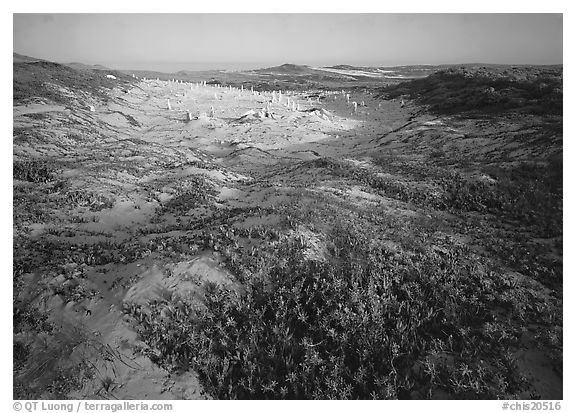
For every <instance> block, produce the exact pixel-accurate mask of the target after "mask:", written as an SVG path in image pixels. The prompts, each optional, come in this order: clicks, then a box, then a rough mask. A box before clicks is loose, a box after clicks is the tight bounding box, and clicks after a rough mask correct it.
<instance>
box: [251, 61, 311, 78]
mask: <svg viewBox="0 0 576 413" xmlns="http://www.w3.org/2000/svg"><path fill="white" fill-rule="evenodd" d="M311 71H313V69H311V68H310V67H308V66H305V65H295V64H292V63H284V64H283V65H280V66H273V67H267V68H264V69H256V70H253V72H256V73H274V74H287V75H298V74H308V73H310V72H311Z"/></svg>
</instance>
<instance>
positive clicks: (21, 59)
mask: <svg viewBox="0 0 576 413" xmlns="http://www.w3.org/2000/svg"><path fill="white" fill-rule="evenodd" d="M12 59H13V63H32V62H47V60H44V59H38V58H36V57H30V56H25V55H23V54H18V53H12Z"/></svg>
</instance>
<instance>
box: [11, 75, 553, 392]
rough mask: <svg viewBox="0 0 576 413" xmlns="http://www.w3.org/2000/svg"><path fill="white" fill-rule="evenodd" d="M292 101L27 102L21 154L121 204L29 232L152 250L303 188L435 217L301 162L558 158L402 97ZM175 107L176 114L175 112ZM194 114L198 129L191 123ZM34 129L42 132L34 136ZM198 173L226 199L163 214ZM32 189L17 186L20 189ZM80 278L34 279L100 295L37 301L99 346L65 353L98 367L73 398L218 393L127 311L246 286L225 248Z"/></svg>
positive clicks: (138, 94) (206, 95)
mask: <svg viewBox="0 0 576 413" xmlns="http://www.w3.org/2000/svg"><path fill="white" fill-rule="evenodd" d="M285 96H286V95H285V94H284V98H285ZM290 97H291V99H293V100H295V101H296V102H297V103H299V104H300V109H301V110H300V111H292V110H290V109H288V108H286V107H285V106H283V105H281V104H278V103H273V104H271V112H272V113H273V115H274V118H263V119H261V118H259V117H258V116H254V115H249V116H247V117H245V118H241V117H242V115H243V114H245V113H246V112H248V111H250V110H252V111H254V112H256V114H257V113H258V111H260V110H262V109H264V108H265V107H266V104H267V102H269V101H270V100H271V94H269V93H265V94H258V95H253V94H252V93H251V92H250V91H249V90H244V91H240V90H238V89H233V90H229V89H220V88H216V87H213V86H207V87H203V86H199V87H198V86H196V85H194V84H192V85H190V84H182V83H172V82H162V81H154V80H152V81H150V80H149V81H143V82H141V83H140V84H139V85H138V87H135V88H133V89H132V90H130V91H129V93H124V92H122V91H119V90H115V91H114V98H113V100H112V101H110V102H109V103H107V104H101V105H97V106H96V108H95V109H96V110H95V112H91V111H90V110H89V108H88V106H86V107H72V108H64V107H62V106H56V105H50V104H31V105H28V106H17V107H15V108H14V127H15V128H18V131H19V133H20V135H19V137H17V138H15V142H14V155H15V159H20V158H24V157H38V158H49V159H51V160H53V161H54V162H57V163H59V165H63V170H62V177H64V178H66V179H67V180H68V181H69V182H70V185H71V187H70V189H69V190H86V189H89V190H90V191H92V192H93V193H97V194H100V195H101V196H102V197H105V198H107V199H110V200H112V202H113V203H112V205H111V207H110V208H104V209H101V210H97V209H94V208H92V209H91V208H89V207H86V206H72V207H62V208H60V209H58V208H55V209H53V210H52V211H51V212H52V213H53V214H54V218H52V219H51V220H48V221H47V222H40V223H38V222H35V223H30V224H29V225H26V226H25V227H26V228H20V229H18V231H23V233H24V232H26V231H28V235H27V236H28V237H30V238H32V239H43V240H52V241H54V242H57V243H58V242H67V243H70V244H73V245H74V244H82V245H84V244H91V243H93V244H97V243H99V242H102V241H103V240H104V241H107V242H110V243H118V242H133V241H138V242H140V243H146V242H148V241H149V240H152V239H169V238H176V237H179V236H185V235H186V234H187V232H189V229H186V225H185V223H184V221H185V220H195V222H201V220H202V219H207V220H209V219H211V218H214V217H215V216H216V214H217V213H218V211H222V210H226V209H230V208H238V207H241V208H250V207H253V208H256V207H267V206H279V205H282V204H285V203H287V202H290V199H291V198H292V196H293V194H294V193H295V192H296V191H300V190H301V189H302V188H306V189H308V190H310V191H311V193H314V192H316V193H320V194H322V196H325V197H328V198H329V199H332V198H333V199H334V200H338V201H339V202H340V201H343V202H349V203H352V204H364V205H373V206H374V207H378V208H383V210H386V211H388V212H389V213H391V214H396V215H398V216H404V215H406V216H411V217H414V216H419V215H423V214H424V213H423V212H422V211H419V210H417V209H416V208H413V207H411V206H407V205H406V204H404V203H401V202H398V201H396V200H393V199H389V198H386V197H383V196H381V195H378V194H374V193H370V192H366V191H364V190H363V188H361V187H359V186H354V185H352V186H350V185H347V184H345V183H343V182H341V181H334V179H333V178H331V177H329V176H327V175H326V174H325V171H324V170H323V169H320V168H317V169H310V168H303V167H301V166H302V165H301V164H300V162H301V161H306V160H313V159H317V158H321V157H331V158H335V159H338V160H344V161H345V162H349V163H350V164H351V165H354V166H356V167H358V168H364V169H368V170H370V169H372V168H373V165H372V163H371V161H370V159H369V158H367V156H368V155H374V154H379V153H386V154H390V153H393V154H395V155H398V156H407V157H408V156H409V157H411V159H423V158H424V157H425V156H427V155H428V154H429V153H430V152H431V151H433V150H442V151H443V152H445V153H446V154H448V155H449V154H451V153H459V154H472V153H475V154H476V156H478V157H481V158H482V157H485V158H488V157H491V156H494V151H496V150H498V151H500V152H508V154H509V155H510V157H511V158H510V159H511V162H514V161H515V160H517V159H522V158H524V157H527V156H547V155H550V153H539V154H534V153H533V152H530V149H528V148H527V147H526V146H525V145H523V144H522V143H518V141H514V140H513V139H512V137H513V135H514V133H520V128H519V127H518V128H516V126H515V125H514V123H513V122H508V123H507V124H506V128H507V129H508V130H509V136H511V138H510V142H506V141H504V142H503V141H502V139H500V140H497V141H495V140H492V139H490V138H489V137H487V134H488V133H489V132H490V130H491V129H494V130H495V131H496V130H497V129H498V128H499V126H498V125H494V124H490V125H489V126H487V127H488V128H490V130H487V129H484V130H482V133H479V132H478V131H479V130H481V128H480V127H479V125H480V123H481V122H480V121H474V120H467V121H466V120H459V121H456V120H454V119H450V118H447V117H446V118H438V117H435V116H432V115H426V114H424V113H421V112H420V109H418V108H416V107H414V106H411V105H407V106H406V107H404V108H402V107H400V104H399V102H397V101H380V100H375V99H374V98H373V97H372V95H370V94H367V93H362V92H355V93H352V94H351V99H350V102H352V101H356V102H357V103H358V104H360V103H361V102H364V104H365V106H359V107H358V112H357V113H353V108H352V105H351V104H350V103H347V102H346V99H345V96H344V94H343V93H339V92H330V93H328V92H324V93H323V96H322V100H321V102H320V103H318V102H316V100H315V98H312V99H311V101H309V100H308V98H309V96H308V95H307V94H306V93H300V94H294V95H290ZM167 99H170V103H171V106H172V109H171V110H168V109H167V107H166V106H167ZM211 108H213V109H214V116H213V117H211V116H210V115H209V114H210V112H211ZM312 109H317V110H316V111H313V110H312ZM322 109H324V110H325V112H322V111H321V110H322ZM187 110H189V111H190V113H191V114H192V120H191V121H186V111H187ZM31 115H32V116H31ZM500 127H504V125H500ZM32 129H34V130H35V133H33V134H32V133H28V132H27V131H30V130H32ZM516 129H518V132H515V131H516ZM521 132H522V133H526V129H525V128H524V129H522V131H521ZM528 132H529V131H528ZM503 139H504V138H503ZM502 148H504V149H502ZM197 176H201V177H202V178H203V179H204V180H205V181H206V183H207V185H209V186H210V187H211V188H212V190H213V191H214V194H215V198H214V202H213V203H207V204H203V205H200V206H198V207H196V208H194V209H193V210H188V211H180V213H183V214H184V215H183V216H182V215H179V213H178V212H175V213H172V212H169V211H167V212H165V213H162V212H158V211H162V207H163V206H166V205H169V203H170V201H171V200H174V199H175V197H177V196H178V195H179V194H180V193H181V190H182V188H186V185H189V183H190V179H192V178H194V177H197ZM390 177H391V178H392V179H400V180H401V179H404V180H405V179H406V178H405V177H401V176H390ZM25 185H26V183H25V182H17V181H15V186H22V187H23V186H25ZM274 224H275V218H274V215H273V214H260V215H257V214H255V215H254V216H250V217H247V216H240V217H238V218H237V219H236V220H235V221H233V225H234V226H235V227H237V228H242V227H250V226H258V225H264V226H266V225H270V226H273V225H274ZM180 226H182V228H180ZM310 237H311V238H313V237H314V234H310ZM166 248H170V247H169V246H167V247H166ZM319 249H321V247H319ZM70 271H71V272H76V274H77V276H74V277H72V278H67V277H64V276H62V275H60V276H57V277H54V278H50V277H53V275H50V274H45V273H40V274H38V273H37V274H30V275H28V277H29V278H30V280H34V279H36V280H37V279H38V278H40V279H42V280H43V281H42V285H48V286H53V287H58V286H62V285H70V284H76V285H75V286H74V287H76V286H77V285H80V286H82V289H83V290H84V291H89V292H90V293H89V294H85V295H80V296H78V297H76V298H73V299H70V297H68V298H67V299H66V298H62V297H61V296H60V295H57V294H53V293H52V292H51V290H49V289H47V290H45V291H41V292H38V298H37V301H38V302H43V303H45V304H44V305H45V308H46V310H47V311H48V312H49V314H50V317H51V319H52V320H54V322H57V323H60V324H61V325H62V326H65V329H69V328H70V326H75V327H78V328H79V330H78V331H79V332H78V334H81V335H82V336H84V337H86V340H80V341H81V342H82V343H83V344H82V345H78V346H76V347H74V348H72V349H71V350H70V352H69V353H68V354H62V355H61V360H60V361H61V362H64V360H72V361H75V360H88V362H89V363H90V364H91V365H93V366H94V368H95V369H96V371H97V374H96V376H95V377H94V379H93V380H91V381H88V382H87V383H86V384H85V385H84V386H83V387H82V389H81V390H78V391H75V392H73V393H71V396H72V397H79V398H99V397H102V398H118V399H122V398H135V399H164V398H186V399H191V398H204V397H207V396H206V394H205V393H204V392H203V390H202V389H201V386H200V384H199V382H198V378H197V377H195V376H194V374H193V373H190V372H188V373H185V374H183V375H179V374H170V373H168V372H167V371H165V370H163V369H161V368H160V367H158V366H156V365H155V364H153V363H152V362H151V361H150V359H149V358H148V357H147V356H146V355H145V354H143V353H138V352H137V351H136V350H137V349H138V348H139V347H142V343H141V342H140V341H139V339H138V337H137V334H136V332H135V331H134V328H133V325H132V324H131V323H130V320H128V319H127V317H126V316H124V315H123V314H122V306H123V305H126V304H129V303H143V302H147V301H149V300H151V299H155V298H158V297H162V295H163V294H166V293H167V292H170V291H178V292H179V293H180V294H188V295H189V296H190V297H192V298H193V297H195V296H201V294H202V284H203V282H204V281H212V282H216V283H229V284H232V285H234V281H233V279H232V278H231V276H230V275H229V274H228V272H227V271H226V270H225V269H224V268H223V265H222V260H221V258H220V255H219V253H218V251H210V250H207V251H204V252H199V249H198V248H191V249H190V251H188V253H173V254H172V253H166V251H157V250H155V251H149V252H148V253H146V254H145V256H142V257H140V258H138V259H136V260H133V261H132V262H129V263H124V264H123V263H119V264H114V263H111V264H104V265H99V264H98V263H88V264H82V265H78V264H75V263H71V264H70ZM70 331H71V330H70ZM135 351H136V352H135ZM534 352H535V350H531V352H530V353H529V354H528V353H527V354H526V355H524V356H523V359H525V360H528V359H530V358H532V359H538V360H539V358H540V357H541V354H538V353H534ZM528 362H529V360H528ZM529 364H530V363H529ZM532 364H533V363H532ZM541 369H542V367H541V366H540V367H539V370H536V371H543V370H541ZM546 374H549V375H551V376H550V377H552V378H550V379H549V380H547V383H556V384H557V380H558V379H557V378H555V377H553V373H550V372H549V371H548V370H546ZM106 378H109V379H111V384H110V385H103V384H102V383H103V382H104V380H105V379H106ZM555 380H556V381H555ZM546 386H549V384H546ZM551 387H552V389H550V388H548V389H544V390H542V391H544V392H546V394H548V395H554V391H556V390H555V389H556V387H557V386H556V387H554V386H551Z"/></svg>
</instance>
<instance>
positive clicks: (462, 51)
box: [13, 13, 563, 71]
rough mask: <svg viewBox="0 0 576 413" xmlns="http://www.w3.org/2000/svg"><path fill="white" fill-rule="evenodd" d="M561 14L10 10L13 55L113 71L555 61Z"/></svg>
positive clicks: (558, 53) (558, 55) (559, 54)
mask: <svg viewBox="0 0 576 413" xmlns="http://www.w3.org/2000/svg"><path fill="white" fill-rule="evenodd" d="M562 26H563V17H562V14H479V13H476V14H375V13H372V14H357V13H353V14H350V13H348V14H14V15H13V49H14V52H16V53H20V54H24V55H28V56H33V57H38V58H42V59H47V60H52V61H56V62H64V63H68V62H81V63H86V64H103V65H105V66H108V67H111V68H115V69H151V70H162V69H164V70H166V71H172V70H173V71H176V70H182V69H191V70H197V69H217V68H222V69H245V68H249V67H262V66H265V65H268V66H272V65H278V64H282V63H296V64H308V65H312V66H321V65H333V64H352V65H374V66H384V65H408V64H443V63H451V64H454V63H502V64H561V63H563V55H562V30H563V27H562Z"/></svg>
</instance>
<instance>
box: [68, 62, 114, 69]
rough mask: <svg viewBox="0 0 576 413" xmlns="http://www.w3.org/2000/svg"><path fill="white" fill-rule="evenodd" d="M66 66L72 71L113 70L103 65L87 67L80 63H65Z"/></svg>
mask: <svg viewBox="0 0 576 413" xmlns="http://www.w3.org/2000/svg"><path fill="white" fill-rule="evenodd" d="M65 66H68V67H71V68H72V69H76V70H111V69H109V68H107V67H106V66H102V65H86V64H84V63H78V62H72V63H65Z"/></svg>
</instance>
